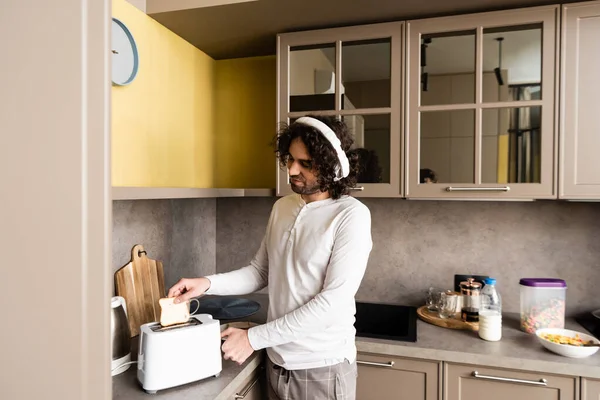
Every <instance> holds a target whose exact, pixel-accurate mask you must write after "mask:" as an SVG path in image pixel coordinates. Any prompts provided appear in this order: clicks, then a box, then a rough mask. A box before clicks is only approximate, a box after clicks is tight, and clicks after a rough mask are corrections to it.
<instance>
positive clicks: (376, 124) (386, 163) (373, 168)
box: [342, 114, 391, 183]
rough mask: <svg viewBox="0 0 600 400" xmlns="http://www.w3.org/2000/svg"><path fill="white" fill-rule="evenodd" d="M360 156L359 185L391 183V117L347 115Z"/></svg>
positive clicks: (354, 147) (346, 121) (346, 119)
mask: <svg viewBox="0 0 600 400" xmlns="http://www.w3.org/2000/svg"><path fill="white" fill-rule="evenodd" d="M342 120H343V121H344V122H345V123H346V125H347V126H348V129H350V132H352V134H353V135H354V145H353V146H352V149H354V150H355V151H356V152H357V153H358V156H359V165H360V172H359V176H358V182H359V183H390V165H391V160H390V154H391V151H390V142H391V139H390V115H389V114H381V115H345V116H343V117H342Z"/></svg>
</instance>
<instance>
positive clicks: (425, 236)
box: [113, 198, 600, 314]
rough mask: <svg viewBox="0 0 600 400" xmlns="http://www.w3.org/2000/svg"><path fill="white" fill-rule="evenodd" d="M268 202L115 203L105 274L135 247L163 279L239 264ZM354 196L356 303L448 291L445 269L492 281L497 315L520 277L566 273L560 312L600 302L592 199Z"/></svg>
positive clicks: (256, 241)
mask: <svg viewBox="0 0 600 400" xmlns="http://www.w3.org/2000/svg"><path fill="white" fill-rule="evenodd" d="M274 201H275V199H274V198H219V199H195V200H170V201H169V200H148V201H120V202H115V204H114V206H113V213H114V228H113V236H114V237H113V265H114V270H116V269H118V268H119V267H120V266H122V265H124V264H125V263H127V262H128V261H129V257H130V255H129V253H130V251H131V247H132V246H133V245H134V244H136V243H143V244H144V245H145V246H146V247H147V248H148V249H149V250H150V251H149V253H150V256H151V258H157V259H162V260H163V262H164V263H165V275H166V276H165V280H166V283H167V285H171V284H173V283H175V282H176V280H177V279H179V277H181V276H200V275H203V274H208V273H211V272H213V271H215V270H216V271H217V272H225V271H229V270H232V269H236V268H239V267H242V266H245V265H247V264H248V263H249V262H250V260H251V258H252V257H253V256H254V253H255V252H256V250H257V249H258V246H259V245H260V241H261V240H262V237H263V234H264V230H265V227H266V223H267V219H268V217H269V212H270V210H271V206H272V205H273V203H274ZM361 201H363V202H364V203H365V204H366V205H367V206H368V207H369V209H370V210H371V215H372V220H373V221H372V222H373V225H372V233H373V242H374V247H373V252H372V253H371V257H370V260H369V266H368V269H367V273H366V276H365V278H364V280H363V283H362V285H361V287H360V289H359V292H358V294H357V298H358V299H359V300H364V301H379V302H392V303H401V304H414V305H418V304H420V303H422V301H423V293H424V290H425V289H426V288H427V287H429V286H436V287H439V286H441V287H448V288H451V287H452V285H453V280H454V274H455V273H465V274H486V275H491V276H494V277H496V278H497V280H498V289H499V290H500V292H501V294H502V295H503V300H504V308H505V310H506V311H514V312H516V311H518V309H519V285H518V281H519V278H521V277H525V276H527V277H560V278H562V279H565V280H566V281H567V284H568V287H569V288H568V291H567V293H568V294H567V296H568V297H567V307H568V313H569V314H574V313H577V312H580V311H587V310H589V309H595V308H600V296H599V295H598V290H597V288H598V286H600V204H596V203H566V202H556V201H540V202H530V203H529V202H523V203H521V202H459V201H439V202H438V201H407V200H397V199H362V200H361ZM215 232H216V235H215ZM215 236H216V239H215Z"/></svg>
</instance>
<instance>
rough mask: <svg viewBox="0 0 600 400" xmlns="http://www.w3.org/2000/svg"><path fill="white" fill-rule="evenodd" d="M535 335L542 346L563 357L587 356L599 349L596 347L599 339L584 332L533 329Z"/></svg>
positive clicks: (599, 343) (599, 342)
mask: <svg viewBox="0 0 600 400" xmlns="http://www.w3.org/2000/svg"><path fill="white" fill-rule="evenodd" d="M535 335H536V336H537V338H538V340H539V341H540V343H541V344H542V346H544V347H545V348H547V349H548V350H550V351H552V352H553V353H556V354H559V355H561V356H564V357H571V358H584V357H589V356H591V355H592V354H594V353H596V352H597V351H598V349H600V347H597V346H598V345H600V340H598V339H596V338H595V337H593V336H591V335H588V334H586V333H582V332H577V331H572V330H570V329H560V328H544V329H538V330H537V331H535ZM594 345H596V346H594Z"/></svg>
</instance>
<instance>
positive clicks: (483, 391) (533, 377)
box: [444, 363, 599, 400]
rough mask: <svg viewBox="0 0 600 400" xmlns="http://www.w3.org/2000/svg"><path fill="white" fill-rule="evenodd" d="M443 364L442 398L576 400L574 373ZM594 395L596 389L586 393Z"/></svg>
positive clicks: (446, 399) (472, 399) (467, 399)
mask: <svg viewBox="0 0 600 400" xmlns="http://www.w3.org/2000/svg"><path fill="white" fill-rule="evenodd" d="M444 368H445V372H444V376H445V385H444V399H445V400H480V399H482V398H485V399H486V400H505V399H510V400H526V399H527V400H530V399H535V400H579V399H577V398H576V396H577V385H578V384H579V378H576V377H569V376H562V375H552V374H542V373H536V372H521V371H519V372H517V371H512V370H505V369H500V368H488V367H481V366H476V365H462V364H449V363H446V364H444ZM595 388H596V390H598V388H599V386H598V384H597V382H596V386H595ZM598 398H599V397H598V391H596V397H589V399H594V400H598ZM583 400H588V398H585V399H583Z"/></svg>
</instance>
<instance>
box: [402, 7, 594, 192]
mask: <svg viewBox="0 0 600 400" xmlns="http://www.w3.org/2000/svg"><path fill="white" fill-rule="evenodd" d="M558 12H559V9H558V7H555V6H551V7H536V8H527V9H518V10H510V11H498V12H489V13H480V14H469V15H462V16H452V17H443V18H432V19H423V20H417V21H410V22H407V26H406V29H407V78H406V105H407V111H406V122H407V123H406V129H407V133H406V136H407V145H406V159H407V168H406V189H405V193H406V197H408V198H438V199H443V198H462V199H513V200H514V199H549V198H556V184H555V181H556V179H555V177H556V174H555V169H556V167H555V165H556V156H555V152H556V146H555V142H556V135H555V115H556V114H555V96H556V85H555V82H556V75H555V71H556V64H557V44H556V43H557V17H558ZM599 60H600V59H599ZM589 71H590V73H591V71H592V69H589ZM599 176H600V174H596V177H597V182H598V181H599V180H598V179H600V178H598V177H599Z"/></svg>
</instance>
